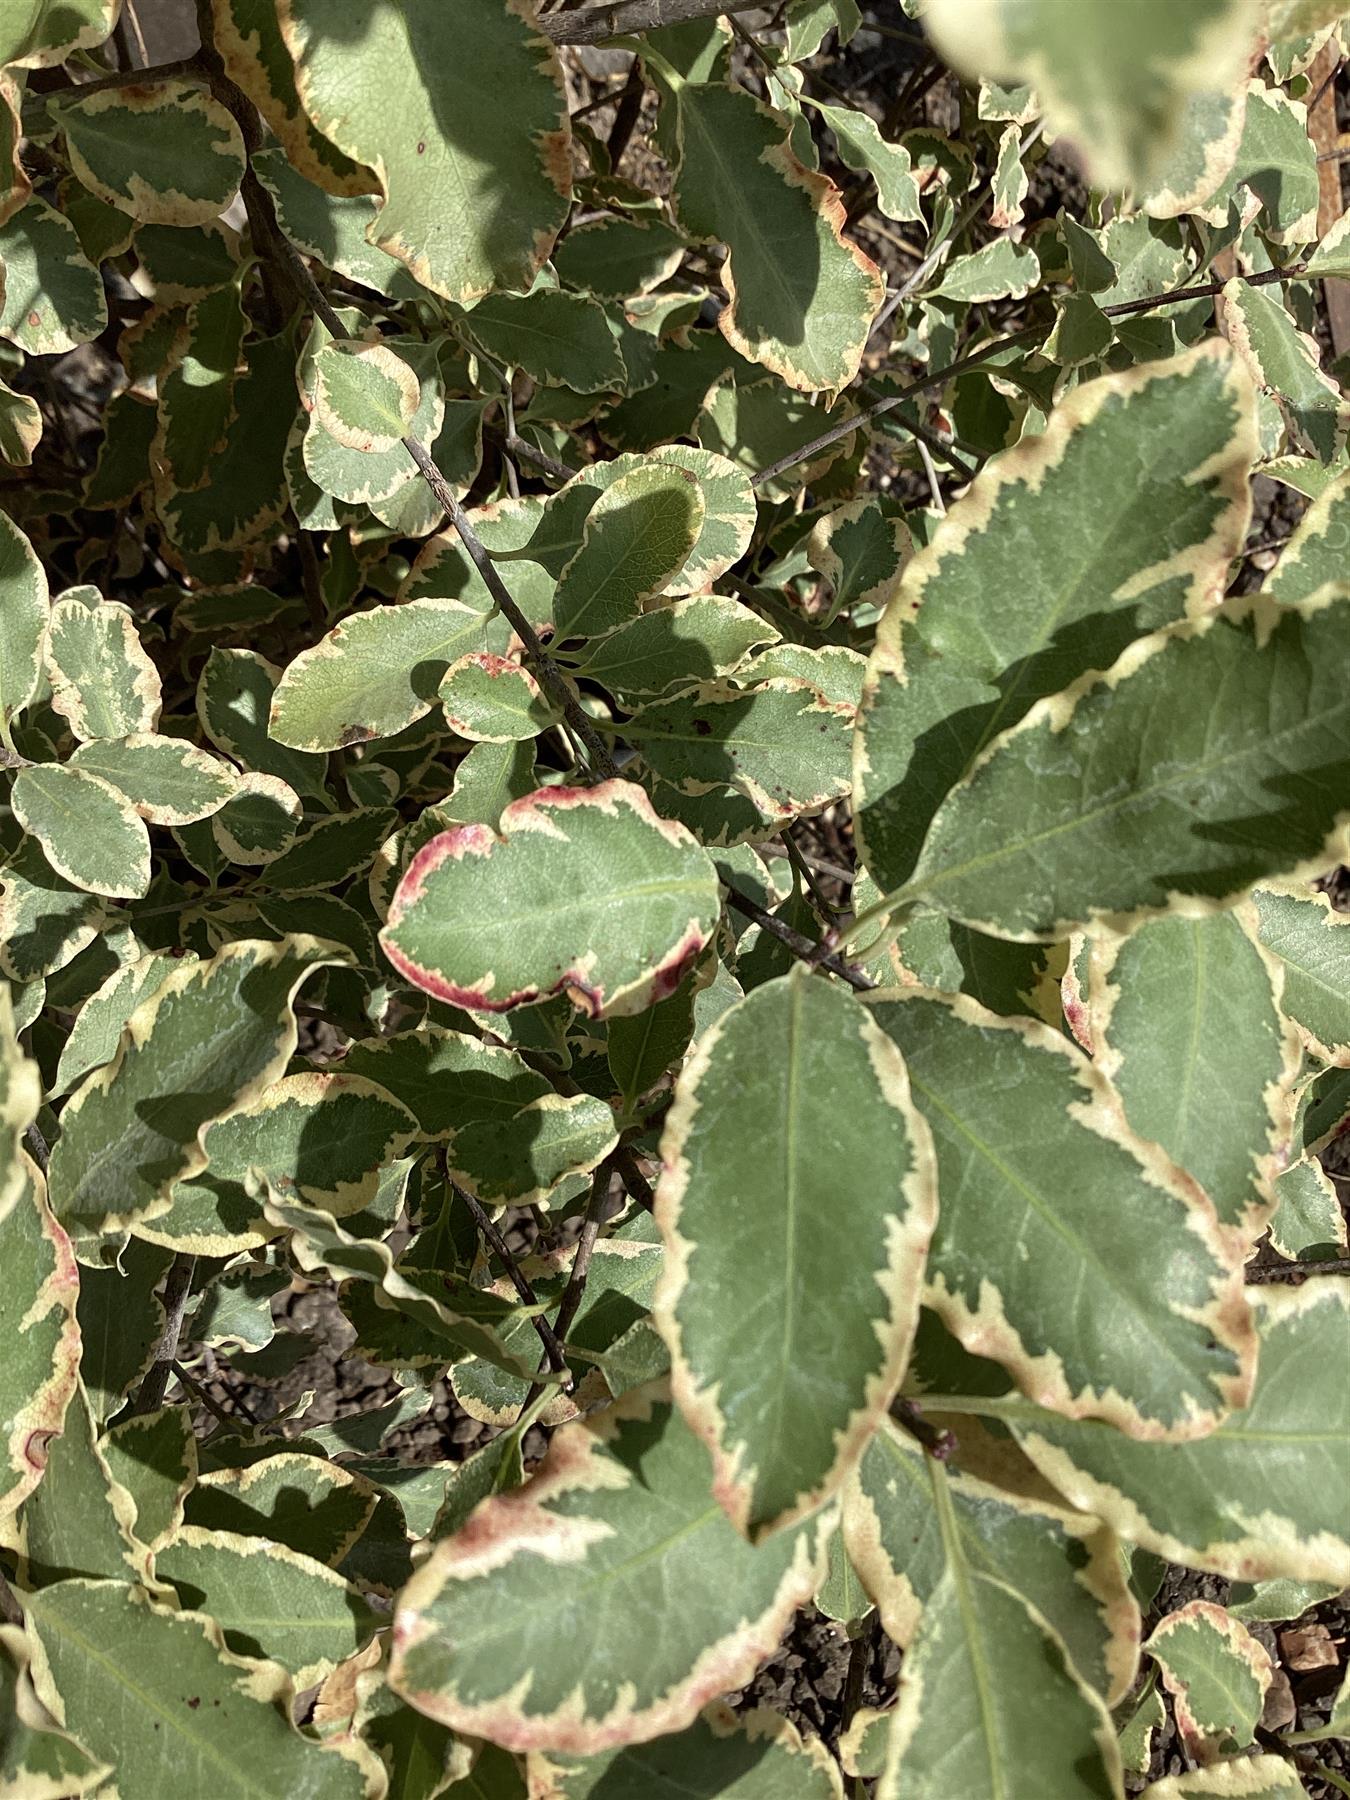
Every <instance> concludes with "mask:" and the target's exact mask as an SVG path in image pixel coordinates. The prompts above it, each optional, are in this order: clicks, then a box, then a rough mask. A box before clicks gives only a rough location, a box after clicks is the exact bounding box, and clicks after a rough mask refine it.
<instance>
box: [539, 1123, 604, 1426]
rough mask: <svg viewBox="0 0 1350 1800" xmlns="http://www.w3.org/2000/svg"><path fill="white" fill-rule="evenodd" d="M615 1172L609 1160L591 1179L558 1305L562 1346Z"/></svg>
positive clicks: (582, 1288)
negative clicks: (574, 1247) (612, 1174)
mask: <svg viewBox="0 0 1350 1800" xmlns="http://www.w3.org/2000/svg"><path fill="white" fill-rule="evenodd" d="M613 1169H614V1159H613V1157H606V1158H605V1160H604V1162H602V1163H601V1165H600V1167H599V1168H598V1169H597V1170H596V1171H595V1174H594V1175H593V1176H592V1177H591V1197H590V1200H589V1201H588V1202H587V1205H586V1216H585V1218H584V1219H583V1220H582V1222H581V1230H580V1232H579V1233H578V1235H577V1247H576V1254H575V1256H574V1257H573V1258H572V1267H571V1269H570V1270H569V1272H568V1276H567V1286H566V1287H565V1288H564V1289H563V1296H562V1299H561V1300H560V1301H559V1302H558V1311H557V1316H556V1317H555V1318H554V1321H553V1331H554V1335H555V1336H556V1337H557V1340H558V1342H559V1344H560V1345H566V1343H567V1334H568V1332H569V1331H570V1330H571V1328H572V1321H573V1319H575V1318H576V1316H577V1309H578V1308H579V1307H580V1305H581V1302H582V1298H583V1296H584V1295H585V1292H586V1277H587V1276H588V1275H589V1274H590V1272H591V1256H592V1253H593V1252H594V1250H595V1242H596V1239H597V1238H598V1237H599V1236H600V1226H601V1223H602V1217H601V1215H602V1214H603V1213H604V1211H605V1207H606V1205H607V1204H608V1201H609V1178H610V1175H611V1173H612V1172H613ZM572 1385H575V1383H573V1384H572ZM539 1391H540V1390H539V1386H538V1385H536V1386H534V1387H532V1388H531V1389H530V1391H529V1393H528V1394H526V1396H525V1404H524V1406H523V1407H522V1408H521V1410H522V1411H523V1412H528V1411H529V1409H530V1407H531V1405H532V1404H533V1402H534V1400H535V1399H536V1398H537V1396H538V1394H539Z"/></svg>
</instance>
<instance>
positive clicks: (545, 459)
mask: <svg viewBox="0 0 1350 1800" xmlns="http://www.w3.org/2000/svg"><path fill="white" fill-rule="evenodd" d="M506 448H507V449H508V450H509V451H510V452H511V454H512V456H518V457H520V458H522V459H523V460H524V461H525V462H532V463H533V464H534V466H535V467H536V468H537V469H542V470H543V471H544V473H545V475H551V476H552V477H553V479H554V480H555V481H570V480H571V479H572V477H573V476H574V475H575V474H576V473H577V471H576V470H575V469H569V468H568V466H567V464H566V463H565V462H559V461H558V459H557V457H556V456H550V455H549V453H548V451H547V450H541V449H540V448H539V446H538V445H537V444H532V443H531V442H530V440H529V439H528V438H523V437H521V436H520V434H519V432H514V431H509V432H508V433H507V434H506Z"/></svg>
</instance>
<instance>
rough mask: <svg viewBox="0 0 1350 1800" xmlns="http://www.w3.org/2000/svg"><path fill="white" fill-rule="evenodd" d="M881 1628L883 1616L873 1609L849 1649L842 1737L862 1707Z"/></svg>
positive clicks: (841, 1723)
mask: <svg viewBox="0 0 1350 1800" xmlns="http://www.w3.org/2000/svg"><path fill="white" fill-rule="evenodd" d="M880 1626H881V1615H880V1614H879V1613H878V1612H877V1610H876V1608H875V1607H873V1609H872V1614H871V1617H870V1618H869V1619H868V1620H867V1622H866V1624H865V1625H864V1626H863V1628H862V1630H861V1631H860V1632H859V1633H858V1635H857V1637H855V1638H854V1640H853V1643H852V1645H851V1646H850V1648H849V1653H848V1674H847V1675H846V1676H845V1678H844V1698H843V1701H842V1702H841V1704H840V1708H839V1736H840V1737H842V1736H843V1735H844V1733H845V1732H846V1731H847V1730H848V1728H849V1726H850V1725H851V1724H852V1723H853V1720H854V1716H855V1714H856V1713H857V1711H858V1708H859V1707H860V1706H861V1705H862V1697H863V1687H864V1684H865V1683H866V1680H867V1665H868V1663H869V1662H870V1661H871V1660H872V1645H873V1644H874V1643H875V1642H876V1637H877V1632H878V1630H879V1629H880Z"/></svg>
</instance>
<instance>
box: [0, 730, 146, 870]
mask: <svg viewBox="0 0 1350 1800" xmlns="http://www.w3.org/2000/svg"><path fill="white" fill-rule="evenodd" d="M10 804H11V805H12V806H13V808H14V815H15V817H16V818H17V819H18V821H19V823H20V824H21V825H22V826H23V828H24V830H25V831H27V832H28V833H29V834H30V835H31V836H32V837H34V838H36V839H37V841H38V843H40V844H41V846H42V849H43V852H44V853H45V855H46V857H47V860H48V862H49V863H50V864H51V865H52V867H53V869H55V870H56V873H57V874H58V875H60V876H61V877H62V878H63V879H64V880H66V881H69V882H72V883H73V884H74V885H75V886H76V887H80V888H84V889H85V891H86V892H87V893H91V894H104V895H107V896H108V897H109V898H111V899H131V900H139V899H140V898H141V897H142V896H143V895H144V894H145V892H146V890H147V889H148V887H149V886H150V835H149V833H148V832H147V831H146V829H145V824H144V821H143V820H141V819H140V818H138V816H137V815H136V813H135V812H134V811H133V810H132V808H131V806H130V805H129V804H128V802H127V800H126V798H125V796H123V795H122V794H120V793H119V792H118V791H117V789H116V788H115V787H114V786H113V785H112V783H111V782H110V781H104V780H103V778H102V777H101V776H99V775H90V774H86V773H85V771H84V770H83V769H77V768H74V767H72V766H71V765H69V764H63V763H37V764H34V766H33V767H32V768H29V769H21V770H20V771H19V773H18V775H17V777H16V778H15V781H14V788H13V791H12V793H11V795H10Z"/></svg>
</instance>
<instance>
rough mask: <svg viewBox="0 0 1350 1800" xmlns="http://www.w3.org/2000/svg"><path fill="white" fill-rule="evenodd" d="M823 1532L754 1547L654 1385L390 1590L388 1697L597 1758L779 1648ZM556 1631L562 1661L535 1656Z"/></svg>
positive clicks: (818, 1569)
mask: <svg viewBox="0 0 1350 1800" xmlns="http://www.w3.org/2000/svg"><path fill="white" fill-rule="evenodd" d="M833 1523H834V1519H833V1514H832V1512H830V1511H829V1510H827V1511H826V1512H824V1513H822V1514H818V1515H816V1517H815V1518H813V1519H810V1520H808V1521H806V1522H805V1523H803V1524H801V1525H798V1526H797V1527H795V1528H794V1529H792V1530H790V1531H784V1532H779V1533H778V1534H777V1535H776V1536H775V1537H774V1538H772V1539H771V1540H770V1541H769V1542H768V1543H766V1544H762V1545H760V1546H759V1547H758V1548H752V1547H751V1546H750V1545H749V1544H747V1543H746V1542H745V1540H744V1539H743V1538H742V1537H741V1536H740V1535H739V1534H738V1533H737V1532H736V1531H735V1529H734V1528H733V1526H732V1525H731V1524H730V1522H729V1521H728V1520H727V1518H726V1516H725V1515H724V1514H723V1512H722V1509H721V1508H720V1507H719V1506H718V1505H717V1503H716V1502H715V1501H714V1500H712V1499H711V1497H710V1496H709V1493H708V1461H707V1455H706V1453H705V1451H704V1448H703V1446H702V1444H701V1443H700V1442H699V1440H698V1439H697V1438H696V1437H695V1436H694V1434H693V1433H692V1432H691V1431H690V1430H689V1429H688V1427H687V1426H685V1425H684V1424H683V1422H682V1421H681V1419H680V1416H679V1414H678V1413H677V1412H676V1411H675V1410H674V1408H673V1407H672V1406H671V1404H670V1402H669V1400H668V1399H666V1398H665V1396H664V1392H663V1390H662V1388H661V1387H660V1386H659V1385H658V1386H656V1387H649V1388H645V1389H642V1390H640V1391H638V1392H637V1393H635V1394H632V1395H630V1396H628V1397H627V1398H626V1399H625V1400H623V1401H621V1402H619V1403H618V1404H616V1405H614V1406H611V1407H609V1408H607V1409H606V1410H604V1411H603V1412H600V1413H597V1414H595V1415H593V1416H592V1417H591V1418H589V1419H586V1420H584V1421H580V1422H578V1423H576V1424H574V1425H566V1426H564V1427H563V1428H562V1430H561V1431H559V1432H558V1433H557V1434H556V1435H555V1436H554V1438H553V1439H552V1441H551V1443H550V1445H549V1449H548V1453H547V1455H546V1456H545V1458H544V1460H543V1462H542V1463H540V1465H539V1466H538V1468H537V1469H536V1470H535V1471H534V1473H533V1474H532V1475H531V1477H530V1479H529V1481H528V1482H527V1483H526V1484H525V1486H524V1487H523V1488H519V1489H517V1490H516V1491H515V1492H514V1493H509V1494H502V1495H498V1496H496V1497H494V1498H492V1499H488V1500H485V1501H483V1502H482V1504H481V1505H480V1506H479V1507H478V1509H477V1510H476V1511H475V1512H474V1513H473V1514H471V1515H470V1518H469V1520H468V1522H467V1523H466V1524H465V1525H464V1526H463V1527H461V1529H460V1530H459V1531H458V1532H457V1533H456V1534H455V1535H453V1536H451V1537H447V1538H442V1539H440V1540H439V1541H438V1542H437V1543H436V1545H435V1546H434V1548H433V1550H432V1553H431V1555H430V1557H429V1558H428V1559H427V1560H426V1561H425V1562H424V1563H423V1564H422V1565H421V1567H420V1568H419V1569H418V1571H417V1573H416V1574H415V1575H414V1576H413V1579H412V1581H411V1582H410V1583H409V1584H408V1586H407V1587H405V1588H404V1590H403V1592H402V1594H401V1595H400V1596H399V1602H398V1607H397V1610H396V1612H395V1618H394V1652H393V1657H392V1660H391V1663H390V1672H389V1679H390V1685H391V1686H392V1687H393V1688H394V1690H395V1691H396V1692H397V1693H399V1694H401V1695H402V1696H403V1697H404V1699H405V1700H407V1701H408V1702H409V1703H410V1704H411V1705H413V1706H415V1707H416V1708H417V1709H418V1711H419V1712H424V1713H426V1714H427V1715H428V1716H429V1717H431V1718H434V1719H439V1720H441V1721H442V1722H443V1723H445V1724H447V1725H450V1726H452V1727H453V1728H454V1729H455V1730H460V1731H468V1732H472V1733H474V1734H476V1735H482V1736H490V1737H491V1739H492V1740H493V1741H494V1742H495V1743H498V1744H502V1745H504V1746H506V1747H507V1748H509V1749H515V1750H525V1749H529V1750H561V1751H565V1752H568V1753H569V1754H574V1755H595V1754H598V1753H599V1752H601V1751H605V1750H610V1749H613V1748H616V1747H618V1746H620V1745H624V1744H636V1743H644V1742H646V1741H648V1740H649V1739H651V1738H654V1737H660V1736H662V1735H663V1734H666V1733H669V1732H673V1731H678V1730H680V1729H682V1728H683V1727H684V1726H686V1725H688V1724H690V1723H691V1722H692V1721H693V1719H694V1717H695V1716H696V1714H697V1713H698V1711H699V1708H700V1707H701V1706H702V1705H704V1704H705V1703H706V1702H707V1701H708V1700H709V1699H711V1698H713V1696H714V1695H715V1694H717V1693H720V1692H724V1691H725V1690H727V1689H728V1688H732V1687H735V1686H737V1685H739V1684H740V1683H741V1682H743V1681H745V1680H746V1679H748V1677H749V1675H750V1674H751V1673H752V1671H753V1670H754V1669H755V1668H756V1666H757V1665H758V1663H759V1661H760V1660H761V1658H762V1657H764V1656H765V1655H767V1654H768V1652H769V1651H770V1650H771V1649H772V1648H773V1647H774V1646H775V1645H776V1644H777V1642H778V1638H779V1635H780V1633H781V1631H782V1629H783V1627H784V1625H785V1624H786V1622H787V1620H788V1619H789V1618H790V1617H791V1614H792V1612H793V1611H794V1609H795V1608H796V1607H797V1606H798V1605H799V1604H800V1603H801V1602H802V1601H803V1600H805V1599H806V1598H807V1596H808V1595H809V1594H810V1593H811V1592H813V1590H814V1588H815V1587H816V1586H817V1584H818V1583H819V1580H820V1578H821V1576H822V1575H823V1574H824V1569H825V1544H826V1540H827V1538H828V1534H829V1529H830V1528H831V1527H832V1525H833ZM658 1574H659V1579H654V1577H655V1576H657V1575H658ZM667 1594H678V1595H679V1596H680V1600H679V1604H678V1606H671V1605H668V1604H667V1603H666V1601H665V1599H664V1596H665V1595H667ZM558 1631H563V1632H564V1633H565V1635H566V1640H567V1642H568V1644H569V1645H570V1654H569V1655H568V1656H567V1657H566V1658H558V1657H553V1656H549V1657H545V1656H542V1655H541V1654H540V1644H541V1640H542V1641H544V1642H547V1641H548V1640H549V1639H550V1638H551V1637H553V1636H554V1635H555V1634H556V1633H557V1632H558Z"/></svg>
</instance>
